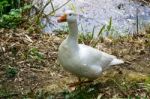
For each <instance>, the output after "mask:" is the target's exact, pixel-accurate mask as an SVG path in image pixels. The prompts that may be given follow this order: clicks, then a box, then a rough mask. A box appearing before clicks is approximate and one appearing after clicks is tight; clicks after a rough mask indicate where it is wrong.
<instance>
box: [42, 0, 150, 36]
mask: <svg viewBox="0 0 150 99" xmlns="http://www.w3.org/2000/svg"><path fill="white" fill-rule="evenodd" d="M43 1H44V0H43ZM46 1H47V0H45V2H46ZM67 1H68V0H53V5H54V8H58V7H59V6H61V5H63V4H64V3H65V2H67ZM67 9H73V10H74V11H75V12H77V13H78V14H79V18H78V27H79V32H82V33H88V32H92V31H93V28H95V29H94V32H95V35H97V34H98V33H99V31H100V29H101V28H102V26H103V25H106V24H108V23H109V20H110V18H111V17H112V30H111V32H114V33H117V34H118V33H119V34H126V33H135V32H136V31H137V24H136V22H137V21H136V18H137V11H138V16H139V17H138V19H139V20H138V21H139V22H138V27H139V30H143V27H144V26H145V25H147V24H149V23H150V21H149V20H150V8H149V7H147V6H143V5H141V4H140V3H137V2H133V1H131V0H71V1H70V2H69V3H67V4H66V5H65V6H64V7H62V8H61V9H59V10H58V11H57V12H56V15H57V14H60V13H62V12H63V11H65V10H67ZM51 11H52V7H51V5H49V6H48V7H46V9H45V13H46V14H48V13H50V12H51ZM49 20H50V22H51V23H48V22H47V21H46V20H45V19H43V20H42V22H43V23H44V24H46V27H45V28H44V30H43V31H44V32H46V33H51V32H52V31H55V30H66V27H67V26H66V24H60V23H59V24H58V23H57V17H50V18H49Z"/></svg>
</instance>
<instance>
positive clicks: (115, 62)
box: [110, 59, 124, 65]
mask: <svg viewBox="0 0 150 99" xmlns="http://www.w3.org/2000/svg"><path fill="white" fill-rule="evenodd" d="M123 63H124V61H123V60H121V59H113V60H112V61H111V63H110V65H118V64H123Z"/></svg>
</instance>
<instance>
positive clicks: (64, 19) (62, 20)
mask: <svg viewBox="0 0 150 99" xmlns="http://www.w3.org/2000/svg"><path fill="white" fill-rule="evenodd" d="M66 21H67V15H66V14H64V15H63V16H60V18H59V19H58V20H57V22H58V23H61V22H66Z"/></svg>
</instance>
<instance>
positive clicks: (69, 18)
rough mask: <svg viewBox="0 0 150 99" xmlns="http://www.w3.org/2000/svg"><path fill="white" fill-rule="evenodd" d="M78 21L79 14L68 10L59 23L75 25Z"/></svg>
mask: <svg viewBox="0 0 150 99" xmlns="http://www.w3.org/2000/svg"><path fill="white" fill-rule="evenodd" d="M76 20H77V14H76V13H74V12H73V11H71V10H67V11H66V12H65V13H64V14H63V15H62V16H60V17H59V19H58V20H57V21H58V22H59V23H61V22H69V23H73V22H76Z"/></svg>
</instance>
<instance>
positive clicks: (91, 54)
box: [57, 10, 124, 80]
mask: <svg viewBox="0 0 150 99" xmlns="http://www.w3.org/2000/svg"><path fill="white" fill-rule="evenodd" d="M57 21H58V23H62V22H67V23H68V26H69V35H68V37H67V38H66V39H65V40H64V41H63V42H62V43H61V45H60V46H59V49H58V61H59V63H60V64H61V65H62V66H63V68H64V69H66V70H67V71H69V72H71V73H72V74H74V75H76V76H77V77H79V78H80V77H84V78H88V79H92V80H94V79H96V78H98V77H99V76H100V75H101V73H102V72H103V71H104V70H106V69H108V68H109V67H110V66H112V65H117V64H122V63H124V61H123V60H121V59H117V58H116V56H113V55H110V54H107V53H105V52H102V51H100V50H98V49H95V48H92V47H90V46H87V45H84V44H78V26H77V14H76V13H74V12H73V11H72V10H67V11H65V13H64V14H63V15H62V16H60V17H59V18H58V20H57ZM87 28H88V27H87Z"/></svg>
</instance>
